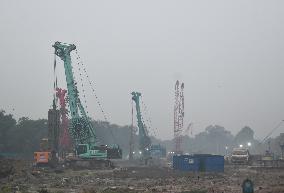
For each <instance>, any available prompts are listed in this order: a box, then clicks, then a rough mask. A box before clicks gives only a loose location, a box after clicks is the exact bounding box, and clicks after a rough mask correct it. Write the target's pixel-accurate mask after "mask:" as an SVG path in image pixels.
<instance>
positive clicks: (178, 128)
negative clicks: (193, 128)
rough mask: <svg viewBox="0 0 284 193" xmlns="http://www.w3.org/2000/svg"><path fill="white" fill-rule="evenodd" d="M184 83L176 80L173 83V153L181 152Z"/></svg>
mask: <svg viewBox="0 0 284 193" xmlns="http://www.w3.org/2000/svg"><path fill="white" fill-rule="evenodd" d="M183 89H184V83H181V84H180V83H179V81H178V80H177V81H176V84H175V105H174V141H175V148H174V152H175V154H181V153H182V149H181V144H182V132H183V118H184V94H183Z"/></svg>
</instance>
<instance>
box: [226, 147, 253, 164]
mask: <svg viewBox="0 0 284 193" xmlns="http://www.w3.org/2000/svg"><path fill="white" fill-rule="evenodd" d="M249 162H250V153H249V150H248V149H247V148H234V149H233V152H232V155H231V163H233V164H249Z"/></svg>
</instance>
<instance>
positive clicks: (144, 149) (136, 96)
mask: <svg viewBox="0 0 284 193" xmlns="http://www.w3.org/2000/svg"><path fill="white" fill-rule="evenodd" d="M131 94H132V100H133V101H134V102H135V104H136V113H137V114H136V116H137V123H138V128H139V132H138V134H139V151H140V152H141V154H142V157H147V156H149V151H150V146H151V139H150V137H149V136H148V133H147V130H146V127H145V125H144V124H143V121H142V114H141V110H140V102H139V101H140V97H141V93H139V92H132V93H131Z"/></svg>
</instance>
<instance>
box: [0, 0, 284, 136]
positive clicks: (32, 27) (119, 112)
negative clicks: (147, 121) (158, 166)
mask: <svg viewBox="0 0 284 193" xmlns="http://www.w3.org/2000/svg"><path fill="white" fill-rule="evenodd" d="M283 8H284V1H282V0H278V1H275V0H269V1H267V0H266V1H264V0H254V1H252V0H251V1H250V0H235V1H230V0H222V1H221V0H207V1H205V0H195V1H190V0H187V1H181V0H176V1H174V0H172V1H167V0H159V1H158V0H144V1H135V0H129V1H118V0H113V1H94V0H92V1H84V0H83V1H71V0H64V1H63V0H62V1H55V0H54V1H52V0H48V1H39V0H33V1H29V0H25V1H14V0H1V1H0V67H1V70H0V89H1V95H0V108H3V109H5V110H6V111H7V112H9V113H14V114H15V115H16V118H18V117H21V116H29V117H31V118H34V119H36V118H47V110H48V108H49V107H50V105H51V102H52V90H53V57H54V55H53V52H54V50H53V48H52V44H53V43H54V42H55V41H62V42H68V43H74V44H76V45H77V48H78V52H79V53H80V55H81V57H82V60H83V62H84V64H85V65H86V68H87V69H88V73H89V75H90V79H91V80H92V82H94V83H95V85H96V86H95V88H96V94H97V95H98V97H99V98H100V102H101V103H102V106H103V108H104V110H105V112H106V114H107V116H108V118H109V120H110V121H111V122H114V123H117V124H122V125H125V124H130V122H131V96H130V93H131V92H132V91H133V90H137V91H140V92H142V94H143V100H144V102H145V104H146V105H147V108H148V113H149V116H150V117H151V120H152V125H153V127H157V128H158V134H159V136H158V137H160V138H171V137H172V136H173V129H172V127H173V104H174V84H175V81H176V79H180V80H181V81H183V82H184V83H185V125H188V123H190V122H193V123H194V127H193V133H195V134H196V133H199V132H201V131H203V130H204V128H205V127H206V126H208V125H210V124H219V125H222V126H224V127H225V128H226V129H228V130H230V131H231V132H232V133H234V134H235V133H236V132H237V131H238V130H240V129H241V128H242V127H243V126H245V125H248V126H250V127H252V128H253V129H254V130H255V131H256V134H257V136H258V137H260V138H263V137H264V136H265V135H266V134H267V133H269V131H270V130H271V129H272V128H273V127H274V126H275V125H276V124H277V123H278V122H279V121H280V120H282V119H284V90H283V89H284V11H283ZM73 59H74V60H75V59H76V58H75V57H73ZM58 61H59V59H58ZM74 65H75V64H74ZM58 66H59V69H58V77H59V79H60V86H62V87H66V85H65V83H64V81H63V80H64V71H63V66H62V63H60V62H58ZM76 79H77V80H79V78H78V77H77V78H76ZM86 90H88V92H87V95H88V96H87V101H88V110H89V111H90V116H92V117H94V118H95V119H103V116H102V113H101V112H100V111H99V109H98V105H97V104H96V101H95V97H94V94H93V93H92V92H91V89H90V87H88V85H86ZM13 109H14V112H13ZM280 132H284V126H283V127H281V128H279V129H278V130H277V131H276V133H275V135H276V134H279V133H280Z"/></svg>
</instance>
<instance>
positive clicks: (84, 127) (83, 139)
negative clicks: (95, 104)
mask: <svg viewBox="0 0 284 193" xmlns="http://www.w3.org/2000/svg"><path fill="white" fill-rule="evenodd" d="M53 47H54V49H55V55H56V56H58V57H60V59H61V60H62V61H63V62H64V69H65V76H66V83H67V90H68V100H69V108H70V114H71V120H70V122H71V124H70V128H69V132H70V135H71V137H72V139H73V142H74V145H75V149H76V155H77V157H78V158H81V159H93V160H95V159H97V160H98V159H99V160H103V159H107V158H108V155H107V148H106V146H105V145H102V146H98V145H97V141H96V134H95V129H94V126H93V125H92V123H91V121H90V119H89V117H88V116H87V114H86V111H85V109H84V107H83V105H82V103H81V101H80V98H79V92H78V90H77V86H76V82H75V79H74V75H73V71H72V65H71V56H70V53H71V52H72V51H73V50H75V49H76V46H75V45H74V44H65V43H61V42H55V44H54V45H53ZM119 150H120V149H119Z"/></svg>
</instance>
